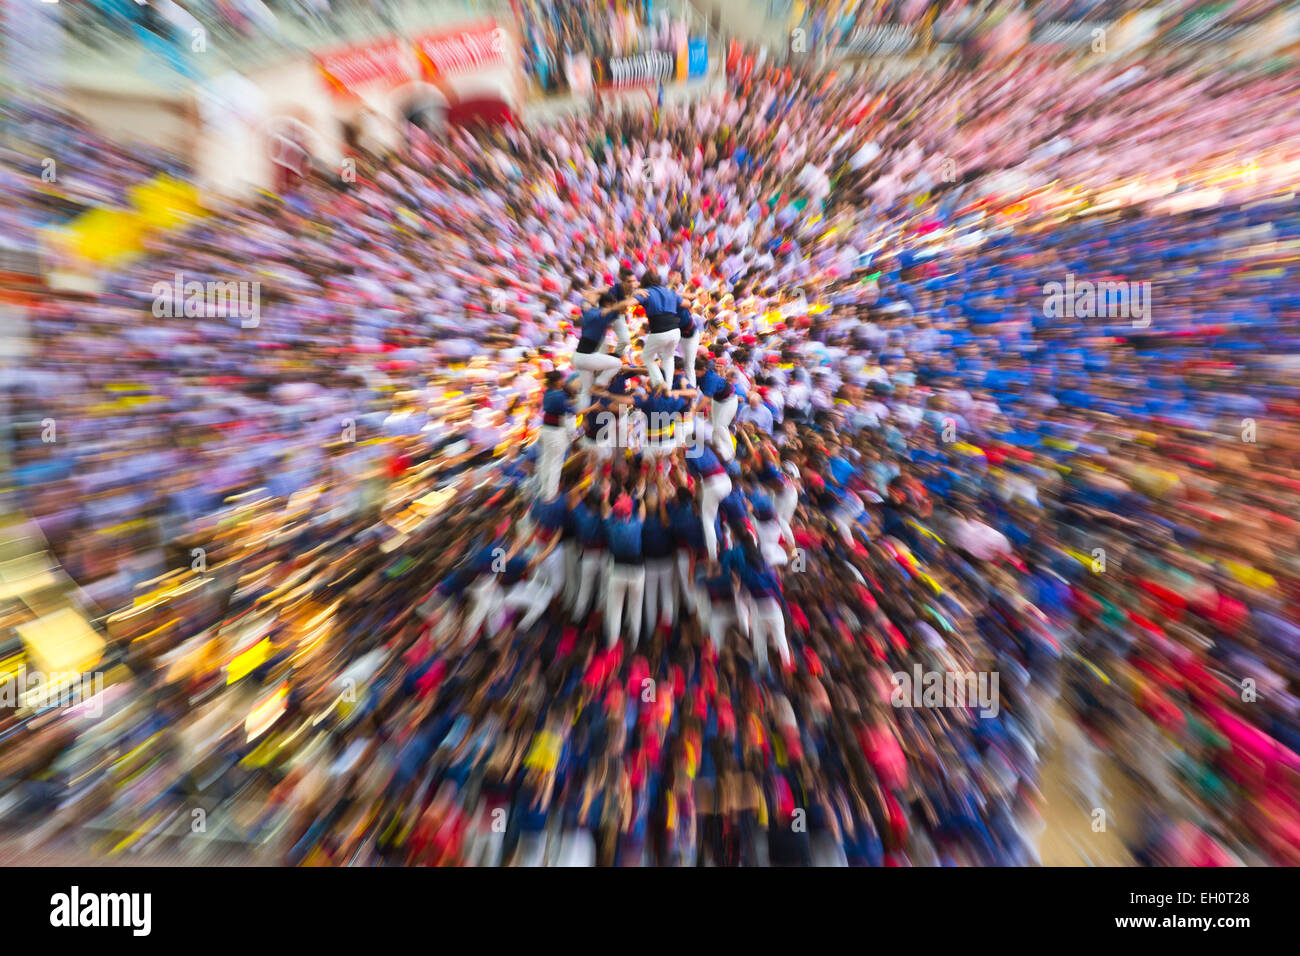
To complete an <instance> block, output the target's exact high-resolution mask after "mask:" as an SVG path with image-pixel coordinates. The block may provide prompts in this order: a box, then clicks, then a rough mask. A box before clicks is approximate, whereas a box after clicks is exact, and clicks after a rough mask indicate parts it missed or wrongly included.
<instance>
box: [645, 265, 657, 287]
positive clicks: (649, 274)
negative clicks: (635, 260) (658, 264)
mask: <svg viewBox="0 0 1300 956" xmlns="http://www.w3.org/2000/svg"><path fill="white" fill-rule="evenodd" d="M641 284H642V285H643V286H647V287H649V286H656V285H660V284H661V283H660V282H659V274H658V273H657V272H655V271H654V270H653V269H647V270H646V271H645V272H643V273H641Z"/></svg>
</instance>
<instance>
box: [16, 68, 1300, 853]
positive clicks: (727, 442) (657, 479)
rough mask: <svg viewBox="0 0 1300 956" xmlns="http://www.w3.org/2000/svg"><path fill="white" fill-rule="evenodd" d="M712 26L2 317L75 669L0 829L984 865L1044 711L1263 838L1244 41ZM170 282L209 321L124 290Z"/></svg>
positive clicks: (1270, 193) (1281, 82)
mask: <svg viewBox="0 0 1300 956" xmlns="http://www.w3.org/2000/svg"><path fill="white" fill-rule="evenodd" d="M752 62H753V61H750V63H751V65H750V66H749V67H748V68H747V72H745V71H740V70H737V71H735V72H733V75H731V76H730V77H729V83H728V87H727V89H726V91H725V92H724V93H721V94H718V95H716V96H712V97H706V98H704V99H701V100H699V101H697V102H694V103H690V104H681V105H674V106H669V107H666V108H664V109H662V110H660V111H656V112H650V111H645V110H639V109H637V110H630V111H625V112H615V111H610V112H605V113H601V114H593V115H589V116H582V117H577V118H572V119H566V120H563V121H561V122H559V123H558V124H555V125H550V126H547V127H545V128H542V129H539V130H536V131H532V132H530V131H525V130H522V129H517V128H507V129H501V130H497V131H494V132H491V133H481V134H476V135H470V134H468V133H465V132H453V133H450V134H449V135H448V137H447V138H446V139H444V140H434V139H431V138H429V137H427V136H425V135H424V134H423V133H422V132H420V131H418V130H414V129H413V130H412V131H411V135H410V139H409V141H408V143H407V144H406V145H405V146H404V147H403V148H401V149H400V150H398V151H396V152H394V153H392V154H389V155H384V156H363V157H360V158H359V162H358V166H357V177H356V181H355V182H350V181H349V182H344V181H341V180H339V179H337V178H332V177H329V176H321V175H313V176H311V177H309V178H308V179H306V180H304V181H303V182H301V183H299V184H298V185H297V186H296V187H295V188H294V189H293V190H292V191H291V192H289V193H287V194H286V195H284V196H281V197H269V196H268V197H263V198H261V199H259V200H258V201H256V202H251V203H242V204H236V203H230V204H228V205H225V206H223V207H221V208H217V209H214V210H212V214H211V215H210V216H208V217H206V218H205V219H203V220H202V221H201V222H200V223H198V224H197V225H195V226H194V227H193V228H191V229H189V230H187V231H185V232H184V233H183V234H173V235H168V236H166V237H163V238H160V239H159V240H157V241H155V242H154V243H153V244H152V245H151V248H150V249H149V250H148V253H147V255H145V256H143V257H141V258H139V259H137V260H136V261H134V262H132V263H131V264H129V265H128V266H125V267H121V268H119V269H116V270H115V271H114V272H113V273H112V274H111V275H108V276H106V277H105V280H106V286H105V288H104V289H103V290H102V291H99V292H96V293H86V294H78V295H72V294H53V293H52V294H49V295H47V296H45V297H44V298H43V299H42V301H41V302H40V303H39V304H38V305H36V306H34V307H32V309H31V310H30V315H29V322H30V330H31V332H30V334H31V339H32V344H33V346H34V349H33V351H32V354H31V356H30V358H29V359H27V360H25V361H24V364H23V367H22V368H20V369H18V370H17V373H16V374H15V375H14V376H13V377H12V378H7V380H6V398H7V400H8V405H9V413H10V417H11V418H12V419H13V420H14V421H15V422H16V423H17V425H16V428H15V441H14V443H13V447H12V450H11V454H12V464H13V468H12V474H11V485H12V488H11V495H10V500H11V507H13V508H14V509H16V510H21V511H22V512H23V513H24V514H25V515H27V516H28V517H29V518H30V520H31V521H33V522H35V524H36V525H37V526H38V527H39V529H40V533H41V536H43V537H44V539H45V540H46V541H47V542H48V544H49V548H50V550H51V551H52V552H53V553H54V554H56V555H57V557H58V560H59V562H60V563H61V564H62V566H63V567H64V568H65V569H66V570H67V571H68V573H69V574H70V575H71V577H72V578H73V579H74V580H75V581H77V582H78V584H80V585H81V587H82V588H83V590H84V592H85V593H86V595H87V597H88V599H89V600H90V601H92V602H94V603H96V604H98V605H99V606H100V607H101V608H103V609H104V611H105V612H106V615H105V618H104V620H103V622H102V629H103V634H104V637H105V642H106V643H105V647H104V651H103V655H102V660H101V661H100V662H99V663H98V664H97V665H96V669H97V670H99V671H102V672H103V673H104V674H105V676H106V689H105V690H104V693H103V695H102V696H103V699H102V700H101V701H100V704H101V705H102V710H103V713H102V716H100V717H99V718H98V719H93V720H92V719H88V718H86V717H85V716H84V715H83V714H80V713H76V712H72V711H67V710H61V709H50V710H46V711H43V712H40V713H36V714H33V713H30V712H28V711H24V710H23V709H21V708H18V709H15V710H10V711H8V712H7V713H6V714H5V716H4V718H3V724H0V735H2V736H0V788H2V790H3V792H2V793H0V813H3V822H4V823H6V824H8V825H10V826H15V827H21V828H22V831H21V832H23V833H24V834H25V838H26V839H27V840H29V841H30V842H31V843H33V844H35V843H43V842H57V841H60V840H70V839H72V840H77V839H84V838H85V834H87V833H91V834H98V836H96V837H95V838H94V839H95V845H96V847H97V848H98V849H100V850H101V851H103V852H105V853H108V854H124V853H130V852H135V851H148V850H149V849H150V848H152V847H161V846H165V845H179V846H193V847H213V846H216V845H218V844H224V845H229V846H233V847H240V848H243V849H244V850H246V851H247V852H248V853H249V854H250V855H251V856H252V857H253V858H257V859H268V858H269V859H273V860H275V861H277V862H285V863H292V864H308V865H313V864H347V863H360V864H402V863H405V864H427V865H498V864H507V865H597V864H598V865H615V864H617V865H674V866H682V865H716V866H726V865H744V866H752V865H809V864H816V865H995V864H1002V865H1026V864H1033V863H1036V862H1038V861H1039V850H1038V840H1039V836H1040V835H1041V832H1042V830H1043V828H1044V826H1045V823H1044V811H1045V810H1046V809H1047V808H1045V807H1044V805H1043V799H1042V794H1041V792H1040V784H1041V779H1040V770H1041V767H1042V765H1043V763H1044V761H1045V759H1047V756H1048V755H1049V754H1056V755H1059V756H1060V758H1061V759H1062V760H1063V761H1064V762H1065V764H1066V765H1067V766H1068V768H1069V769H1068V777H1069V780H1070V783H1071V788H1072V790H1073V793H1074V797H1075V799H1076V802H1077V807H1074V808H1061V807H1055V808H1051V812H1052V814H1053V815H1055V816H1056V817H1058V818H1060V817H1061V816H1062V815H1063V814H1064V815H1068V814H1070V813H1077V814H1080V815H1084V816H1091V815H1093V814H1094V813H1095V811H1096V810H1098V809H1101V810H1106V811H1110V812H1114V811H1115V810H1116V809H1117V808H1115V807H1112V806H1111V805H1110V802H1109V801H1110V796H1109V795H1108V793H1107V784H1106V779H1105V776H1104V774H1103V772H1102V768H1103V766H1104V765H1105V764H1107V763H1108V762H1109V763H1113V764H1114V765H1115V766H1117V767H1119V768H1122V772H1123V773H1125V774H1127V775H1128V776H1129V778H1130V779H1131V781H1132V783H1133V787H1132V790H1133V793H1134V796H1133V797H1132V799H1133V800H1134V801H1135V802H1136V806H1127V807H1124V808H1120V809H1122V810H1124V811H1125V814H1126V815H1127V823H1126V825H1125V826H1124V827H1122V829H1123V830H1124V835H1125V838H1126V839H1127V840H1128V841H1129V846H1130V850H1131V852H1132V854H1133V855H1134V857H1135V858H1136V859H1137V860H1139V861H1140V862H1144V863H1153V864H1183V865H1192V864H1233V863H1279V864H1282V863H1286V864H1295V863H1297V862H1300V856H1298V855H1297V852H1298V851H1297V848H1298V847H1300V832H1298V830H1300V791H1298V790H1297V781H1298V780H1300V757H1298V756H1297V752H1298V751H1300V716H1298V714H1297V709H1296V708H1297V703H1298V702H1297V699H1296V697H1295V696H1294V691H1295V682H1294V678H1295V674H1296V672H1297V655H1300V627H1298V626H1297V624H1296V621H1297V618H1298V614H1297V610H1298V607H1297V602H1298V600H1300V589H1298V587H1297V585H1298V584H1300V566H1297V556H1298V555H1300V541H1298V540H1297V536H1298V534H1300V525H1297V521H1296V515H1297V514H1300V507H1297V505H1298V504H1300V501H1298V500H1297V499H1298V498H1300V420H1298V418H1297V414H1298V413H1300V401H1298V400H1297V399H1298V396H1300V366H1298V365H1297V363H1296V361H1295V356H1296V355H1297V351H1298V350H1297V336H1298V335H1300V330H1298V327H1297V318H1298V316H1300V313H1298V311H1297V310H1298V308H1300V301H1298V296H1300V283H1297V272H1296V270H1297V260H1298V250H1300V208H1298V207H1297V205H1296V201H1295V198H1294V192H1293V189H1292V184H1293V183H1294V177H1295V171H1296V168H1297V163H1298V162H1300V138H1298V137H1297V136H1296V121H1297V118H1298V115H1297V114H1298V111H1300V97H1297V95H1296V84H1297V76H1296V74H1295V72H1294V71H1292V72H1290V73H1285V74H1280V75H1274V76H1252V75H1235V74H1215V73H1212V72H1209V71H1208V70H1207V69H1206V68H1205V67H1204V66H1203V65H1200V64H1198V63H1197V62H1195V61H1194V60H1191V59H1183V60H1175V59H1173V58H1172V57H1167V58H1161V57H1159V56H1153V57H1149V58H1148V59H1147V60H1146V61H1145V62H1144V63H1143V64H1141V65H1129V64H1125V63H1118V64H1114V65H1101V66H1093V67H1092V68H1091V69H1089V70H1087V71H1086V72H1082V71H1080V69H1079V68H1078V66H1077V65H1075V64H1072V63H1070V62H1069V61H1065V60H1053V59H1038V60H1035V59H1032V58H1027V57H1026V58H1021V59H1019V60H1017V61H1016V62H1014V63H1005V64H999V63H989V64H987V65H986V67H985V68H984V69H983V70H981V71H975V72H972V71H970V70H967V69H957V68H952V69H940V70H936V71H934V72H932V73H927V74H915V75H911V76H908V77H906V78H904V79H899V80H889V79H886V78H884V77H882V76H877V75H874V74H871V73H863V74H858V75H856V76H852V77H846V76H843V75H836V74H834V73H814V72H800V71H797V70H796V71H790V70H779V69H777V68H775V67H768V68H766V69H765V68H763V67H761V66H758V67H756V66H753V65H752ZM6 174H7V181H11V182H12V181H18V180H17V179H14V178H12V177H18V176H19V175H20V174H19V173H18V171H16V170H14V169H12V168H10V169H7V170H6ZM178 272H179V273H182V274H183V275H184V277H185V278H186V279H190V278H193V279H195V280H199V281H205V280H213V281H230V280H238V281H250V282H252V281H256V282H258V283H260V288H261V314H260V320H259V322H258V323H257V324H256V326H254V327H247V326H245V325H242V324H241V323H240V321H239V320H238V319H237V318H230V317H226V318H217V317H211V316H208V317H203V316H200V317H195V318H187V319H180V318H177V319H165V320H160V319H157V318H155V317H154V314H153V313H151V312H150V303H151V301H152V300H153V298H154V293H153V291H152V289H153V287H154V285H155V283H157V282H159V281H162V282H170V281H171V279H172V276H173V275H174V274H176V273H178ZM1084 281H1090V282H1095V283H1102V282H1104V283H1107V288H1108V290H1109V291H1107V292H1106V293H1105V294H1104V295H1102V296H1099V297H1093V298H1091V299H1087V300H1085V299H1083V298H1079V299H1077V300H1076V299H1073V298H1072V299H1071V300H1070V302H1069V307H1068V308H1061V307H1052V306H1049V304H1048V301H1047V299H1048V297H1047V295H1046V293H1047V289H1048V288H1049V287H1050V285H1051V284H1053V283H1057V284H1065V283H1067V282H1068V284H1069V286H1070V288H1072V289H1073V288H1075V286H1076V283H1080V282H1084ZM1144 284H1146V288H1147V289H1148V291H1146V292H1139V291H1138V290H1139V289H1142V288H1143V286H1144ZM1058 305H1059V304H1058ZM50 421H52V422H53V423H54V424H55V426H56V428H57V437H56V439H55V440H53V441H51V440H49V438H48V437H47V436H48V435H49V434H50V432H49V425H48V422H50ZM4 613H5V615H6V618H5V619H3V620H0V625H3V626H4V627H5V628H6V630H7V631H8V633H10V634H12V633H13V630H12V629H13V628H14V627H15V626H16V625H17V624H18V623H21V621H22V619H23V618H24V616H25V615H28V616H29V615H30V614H32V613H35V612H33V611H32V610H31V609H30V608H28V609H23V608H14V607H6V609H5V612H4ZM6 640H8V641H10V643H12V638H11V637H10V638H6ZM7 646H8V645H7ZM10 652H11V653H12V648H11V649H10ZM913 674H939V675H965V676H967V677H971V678H973V679H974V678H978V679H979V681H982V683H980V685H979V686H980V687H981V688H985V687H991V689H992V694H993V697H992V699H988V700H986V699H983V694H981V699H980V700H979V701H978V702H976V701H973V700H971V699H963V700H958V701H952V700H948V699H944V700H939V701H936V700H929V699H926V700H924V701H922V700H920V699H914V698H913V697H912V696H911V695H910V694H909V693H904V694H900V693H899V687H900V679H899V675H903V676H910V675H913ZM994 678H996V679H995V680H994ZM1133 817H1139V818H1140V821H1139V822H1136V823H1135V822H1134V821H1133V819H1132V818H1133ZM1117 826H1118V824H1117ZM187 841H189V842H187Z"/></svg>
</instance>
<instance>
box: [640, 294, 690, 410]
mask: <svg viewBox="0 0 1300 956" xmlns="http://www.w3.org/2000/svg"><path fill="white" fill-rule="evenodd" d="M636 300H637V302H639V303H640V304H641V307H642V308H643V309H645V317H646V336H645V344H644V345H643V346H642V348H641V363H642V364H643V365H644V366H645V367H646V373H647V374H648V375H649V376H650V384H651V385H652V386H657V387H662V388H668V387H670V386H669V383H670V382H672V380H673V363H674V361H675V359H676V355H677V343H678V342H680V341H681V338H682V333H681V329H680V328H679V326H680V323H681V318H680V317H679V316H678V314H677V311H678V309H680V308H681V297H680V296H678V295H677V293H676V292H674V291H673V290H672V289H670V288H668V287H667V286H666V285H664V284H663V282H662V281H661V280H660V278H659V275H658V273H656V272H655V271H654V270H653V269H647V270H646V271H645V274H644V275H642V276H641V291H639V292H638V293H637V294H636Z"/></svg>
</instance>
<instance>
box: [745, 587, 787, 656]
mask: <svg viewBox="0 0 1300 956" xmlns="http://www.w3.org/2000/svg"><path fill="white" fill-rule="evenodd" d="M750 611H751V618H750V628H751V630H752V631H753V637H754V660H755V662H757V664H758V666H759V668H760V669H762V668H766V667H767V645H768V642H769V641H771V643H772V645H773V646H774V647H775V648H776V652H777V654H778V655H780V657H781V663H782V664H784V665H786V666H787V667H788V666H789V664H790V645H789V644H787V643H786V640H785V615H783V614H782V613H781V602H780V601H778V600H777V599H776V598H772V597H761V598H758V599H757V600H752V601H751V602H750Z"/></svg>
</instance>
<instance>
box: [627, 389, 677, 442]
mask: <svg viewBox="0 0 1300 956" xmlns="http://www.w3.org/2000/svg"><path fill="white" fill-rule="evenodd" d="M634 404H635V405H636V408H637V410H638V411H640V412H641V414H642V415H643V416H644V417H645V442H644V444H643V445H642V449H641V450H642V453H643V454H644V455H646V456H647V457H650V458H665V457H668V456H670V455H672V453H673V451H674V449H676V448H677V446H678V444H679V432H681V431H683V422H684V419H685V415H686V410H687V409H688V408H689V407H690V403H689V402H688V401H687V400H686V399H685V398H684V397H682V395H681V394H679V393H676V392H670V391H668V390H667V389H664V388H654V389H652V390H651V391H650V392H649V394H645V395H642V396H640V397H638V398H637V399H636V400H635V402H634Z"/></svg>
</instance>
